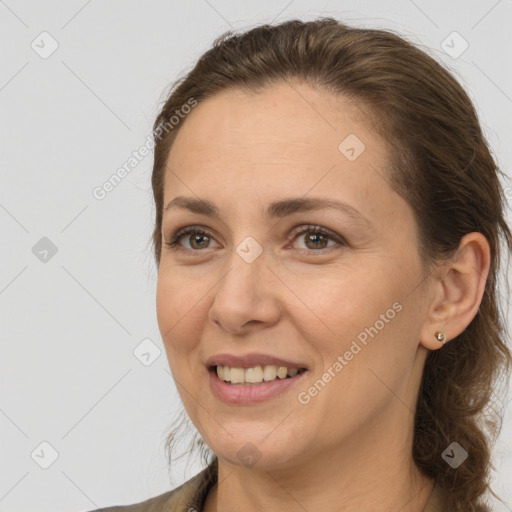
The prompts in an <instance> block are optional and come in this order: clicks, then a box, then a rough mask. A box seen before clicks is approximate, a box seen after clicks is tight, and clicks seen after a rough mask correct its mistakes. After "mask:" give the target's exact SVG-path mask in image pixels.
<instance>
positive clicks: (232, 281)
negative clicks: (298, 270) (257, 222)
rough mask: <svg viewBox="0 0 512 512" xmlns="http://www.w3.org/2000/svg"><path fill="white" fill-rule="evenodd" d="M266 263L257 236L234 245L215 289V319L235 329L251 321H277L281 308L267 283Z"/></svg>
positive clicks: (212, 310) (237, 330)
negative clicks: (265, 284)
mask: <svg viewBox="0 0 512 512" xmlns="http://www.w3.org/2000/svg"><path fill="white" fill-rule="evenodd" d="M266 264H267V262H266V258H265V255H264V252H263V247H262V246H261V245H260V244H259V243H258V242H257V241H256V240H255V239H254V238H252V237H246V238H244V239H243V240H242V242H240V243H239V244H238V245H235V246H234V247H233V250H232V252H231V254H230V256H229V258H227V260H226V266H225V267H224V268H225V271H224V272H223V275H222V276H221V278H220V280H219V282H218V286H217V288H216V291H215V295H214V300H213V303H212V306H211V309H210V319H211V320H212V321H214V322H215V323H217V324H219V325H220V326H221V327H223V328H224V329H225V330H229V331H234V332H240V330H242V329H243V327H244V325H245V324H247V323H249V322H253V321H257V322H260V323H261V322H262V323H265V324H268V323H272V322H274V321H276V319H277V318H278V312H279V308H278V306H277V304H276V303H275V300H274V297H273V296H272V293H271V288H269V287H266V286H264V282H265V279H266V278H265V275H264V274H265V272H266V271H267V272H269V271H268V269H266ZM267 278H268V276H267Z"/></svg>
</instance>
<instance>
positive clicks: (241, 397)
mask: <svg viewBox="0 0 512 512" xmlns="http://www.w3.org/2000/svg"><path fill="white" fill-rule="evenodd" d="M209 373H210V387H211V389H212V391H213V393H214V394H215V396H216V397H217V398H218V399H219V400H221V401H222V402H225V403H228V404H239V405H244V404H254V403H258V402H263V401H265V400H268V399H270V398H272V397H274V396H277V395H279V394H281V393H284V392H285V391H286V390H288V389H290V388H291V387H293V386H294V385H295V384H297V382H298V381H299V380H301V378H302V377H303V376H304V375H306V373H307V370H306V371H304V372H302V373H297V374H296V375H295V376H293V377H289V378H286V379H280V378H279V377H278V378H277V379H276V380H271V381H269V382H265V381H264V382H262V383H261V384H229V383H227V382H224V381H223V380H221V379H219V377H218V376H217V372H216V369H214V370H210V371H209Z"/></svg>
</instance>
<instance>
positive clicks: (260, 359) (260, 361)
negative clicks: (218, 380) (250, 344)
mask: <svg viewBox="0 0 512 512" xmlns="http://www.w3.org/2000/svg"><path fill="white" fill-rule="evenodd" d="M267 364H274V365H276V366H286V368H297V370H300V369H302V368H305V369H307V367H306V365H305V364H302V363H294V362H293V361H287V360H286V359H281V358H280V357H276V356H271V355H269V354H258V353H251V354H244V355H239V356H236V355H232V354H217V355H216V356H213V357H210V358H209V359H208V360H207V361H206V366H207V367H208V368H211V367H213V366H230V367H235V368H252V367H254V366H258V365H261V366H265V365H267Z"/></svg>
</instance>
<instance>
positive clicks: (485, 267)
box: [420, 232, 490, 350]
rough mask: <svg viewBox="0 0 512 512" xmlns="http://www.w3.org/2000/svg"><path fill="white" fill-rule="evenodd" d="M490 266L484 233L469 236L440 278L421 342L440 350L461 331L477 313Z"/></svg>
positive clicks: (436, 283) (462, 241)
mask: <svg viewBox="0 0 512 512" xmlns="http://www.w3.org/2000/svg"><path fill="white" fill-rule="evenodd" d="M489 266H490V247H489V243H488V241H487V239H486V238H485V236H484V235H482V234H481V233H476V232H475V233H469V234H467V235H465V236H464V237H463V238H462V239H461V241H460V244H459V248H458V249H457V252H456V253H455V255H454V256H453V257H452V258H450V260H449V261H447V262H446V263H444V264H443V265H442V266H441V267H440V270H441V272H439V274H440V275H439V276H438V277H436V278H435V279H436V281H435V284H434V286H435V287H436V290H435V293H434V296H435V298H434V299H433V300H432V301H431V302H430V304H429V306H428V307H429V310H428V317H427V318H426V321H425V323H424V325H423V328H422V332H421V339H420V343H421V344H422V345H423V346H424V347H425V348H428V349H429V350H437V349H439V348H441V347H443V345H445V344H446V343H448V342H449V341H450V340H453V338H456V337H457V336H459V334H461V333H462V332H463V331H464V330H465V329H466V328H467V326H468V325H469V324H470V323H471V321H472V320H473V318H474V317H475V316H476V314H477V312H478V309H479V308H480V304H481V302H482V297H483V294H484V290H485V284H486V281H487V276H488V274H489Z"/></svg>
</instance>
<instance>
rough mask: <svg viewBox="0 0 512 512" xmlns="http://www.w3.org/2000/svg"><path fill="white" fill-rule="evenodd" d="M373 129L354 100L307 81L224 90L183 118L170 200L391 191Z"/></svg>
mask: <svg viewBox="0 0 512 512" xmlns="http://www.w3.org/2000/svg"><path fill="white" fill-rule="evenodd" d="M370 126H371V125H370V123H368V122H366V117H365V116H364V114H363V111H362V110H361V109H360V107H359V106H358V105H357V104H355V103H354V102H351V101H349V100H348V99H346V98H344V97H342V96H334V95H332V94H330V93H327V92H325V91H322V90H317V89H314V88H312V87H311V86H308V85H306V84H298V83H289V84H288V83H280V84H276V85H273V86H269V87H267V88H265V89H263V90H260V91H258V92H252V91H251V92H248V91H245V90H241V89H231V90H225V91H222V92H220V93H218V94H216V95H214V96H212V97H211V98H208V99H206V100H203V101H202V102H200V103H199V104H198V105H197V106H196V107H195V108H194V109H193V110H192V112H191V113H190V114H188V115H187V117H186V119H185V120H184V121H183V124H182V125H181V127H180V130H179V131H178V134H177V136H176V139H175V141H174V144H173V146H172V149H171V151H170V153H169V155H168V159H167V171H166V178H165V190H164V196H165V198H164V200H165V202H166V203H167V201H168V200H170V199H172V197H174V196H177V195H188V196H190V195H200V196H202V197H205V195H210V196H215V197H216V198H219V194H221V195H223V196H225V197H226V198H230V200H231V202H232V200H233V197H239V198H240V199H243V200H245V201H250V199H251V197H252V198H254V197H258V198H259V200H260V203H261V201H263V202H266V201H264V198H266V197H267V198H269V200H270V199H271V198H274V199H275V198H278V197H282V196H283V195H284V193H285V192H286V195H294V196H303V195H305V194H307V193H308V191H312V192H313V189H314V192H315V195H324V196H325V195H328V196H331V197H332V196H337V198H338V199H341V200H347V201H356V202H363V201H366V200H367V199H369V198H370V197H371V196H372V189H374V190H373V193H375V192H376V191H380V192H382V190H383V189H385V188H388V189H389V186H388V184H387V181H386V179H385V175H386V171H385V167H386V166H387V163H388V154H387V147H386V144H385V142H384V141H383V140H381V139H380V137H379V135H378V134H377V133H376V132H375V131H373V130H372V129H371V128H370ZM388 192H389V193H390V194H391V193H393V191H391V189H389V190H388ZM262 198H263V199H262ZM226 206H231V205H226ZM258 206H259V205H258ZM371 209H372V205H371V202H370V204H368V206H367V207H366V210H367V211H368V212H369V211H370V210H371Z"/></svg>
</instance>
